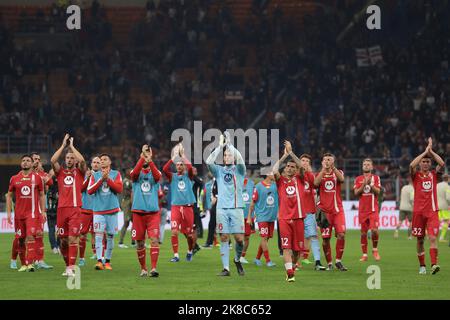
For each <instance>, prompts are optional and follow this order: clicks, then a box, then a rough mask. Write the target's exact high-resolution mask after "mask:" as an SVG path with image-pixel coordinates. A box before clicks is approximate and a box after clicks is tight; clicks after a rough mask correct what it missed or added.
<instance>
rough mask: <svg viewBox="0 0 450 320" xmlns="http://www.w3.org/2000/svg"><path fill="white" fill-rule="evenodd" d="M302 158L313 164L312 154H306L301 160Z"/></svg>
mask: <svg viewBox="0 0 450 320" xmlns="http://www.w3.org/2000/svg"><path fill="white" fill-rule="evenodd" d="M302 158H306V159H309V162H312V157H311V155H310V154H307V153H304V154H302V155H301V156H300V159H302Z"/></svg>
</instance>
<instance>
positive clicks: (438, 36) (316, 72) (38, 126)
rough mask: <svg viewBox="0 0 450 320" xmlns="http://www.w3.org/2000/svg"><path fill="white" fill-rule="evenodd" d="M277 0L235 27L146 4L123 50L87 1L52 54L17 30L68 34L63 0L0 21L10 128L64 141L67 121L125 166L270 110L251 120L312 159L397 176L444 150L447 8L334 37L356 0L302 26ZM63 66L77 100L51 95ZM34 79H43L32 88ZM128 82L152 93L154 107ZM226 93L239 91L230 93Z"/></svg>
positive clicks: (173, 4)
mask: <svg viewBox="0 0 450 320" xmlns="http://www.w3.org/2000/svg"><path fill="white" fill-rule="evenodd" d="M272 1H273V2H276V1H275V0H272ZM272 1H269V0H255V1H253V7H252V11H251V13H250V14H249V15H248V18H247V19H246V21H245V23H244V24H243V25H241V24H239V23H238V22H237V20H236V19H235V17H234V16H233V14H232V10H230V7H229V6H228V5H227V4H226V1H222V2H221V4H220V5H218V6H215V7H214V8H215V9H214V10H213V2H212V1H207V0H193V1H186V0H171V1H170V0H169V1H159V0H149V1H148V2H147V5H146V6H145V7H144V8H142V18H141V19H140V20H139V21H136V23H135V25H134V26H133V28H132V31H131V32H130V34H129V44H127V45H118V44H117V43H116V42H115V41H114V34H113V33H112V31H111V30H112V28H111V23H110V22H109V21H108V19H107V17H106V14H105V9H104V8H103V7H102V6H101V5H100V4H98V2H97V1H93V4H92V5H91V6H90V9H89V12H90V17H88V18H87V19H86V28H84V29H83V30H82V31H80V32H79V33H78V38H77V39H78V40H77V41H76V42H75V43H72V44H71V45H68V46H67V47H64V48H58V49H54V50H52V51H49V52H48V51H36V50H33V49H30V48H20V47H17V46H14V37H15V34H17V32H18V33H30V32H31V33H49V34H52V33H57V32H61V31H62V30H60V29H58V28H59V27H55V26H59V25H64V26H65V23H62V22H61V21H62V20H64V18H65V15H64V11H63V10H62V9H61V8H59V7H58V6H57V5H54V6H52V9H51V11H50V15H49V16H48V15H47V16H46V15H45V14H44V13H43V11H42V10H38V11H37V12H36V15H35V17H32V19H31V20H29V19H28V20H27V19H26V17H23V21H22V23H21V24H20V25H19V28H18V30H11V29H9V28H8V27H7V26H6V24H5V23H4V21H3V20H4V19H2V20H0V47H1V49H0V75H1V79H0V80H1V81H0V94H1V99H2V102H3V108H4V110H2V112H1V115H0V126H1V127H2V134H6V135H14V136H20V135H28V134H48V135H51V137H52V139H53V141H54V143H55V146H56V145H57V144H59V143H60V140H61V138H62V137H63V135H64V133H65V132H66V131H67V130H68V127H69V128H70V130H71V132H72V134H73V135H74V136H75V137H77V138H78V137H79V138H78V140H79V143H80V144H81V146H80V149H81V150H83V151H84V152H85V153H86V154H87V155H92V154H93V153H94V152H95V151H96V150H98V148H99V147H101V146H122V147H123V151H122V152H121V154H122V155H123V159H116V164H118V165H121V166H123V167H127V166H131V165H132V164H133V162H134V161H135V157H136V155H137V152H138V146H139V145H142V143H143V142H147V143H149V144H150V145H152V146H153V147H154V149H155V150H156V153H157V154H158V156H159V157H160V160H166V159H167V158H168V157H169V155H170V153H169V152H170V148H171V146H172V145H173V143H171V142H170V135H171V132H172V131H173V130H174V129H177V128H188V129H192V126H193V121H194V120H203V122H204V123H203V126H204V129H206V128H208V127H211V128H212V127H214V128H219V129H221V130H224V129H226V128H244V129H246V128H248V126H250V125H251V124H252V123H253V122H254V120H255V119H256V117H257V116H258V115H260V114H261V113H262V112H264V116H263V117H262V118H261V120H260V121H259V122H257V123H256V124H255V128H256V129H258V128H278V129H279V130H280V138H281V139H284V138H289V139H290V140H291V141H292V142H293V145H294V146H296V147H297V149H299V151H301V152H308V153H310V154H312V156H313V157H314V158H318V157H320V155H321V154H322V153H324V152H325V151H332V152H333V153H335V154H336V156H337V157H338V159H344V158H363V157H367V156H370V157H373V158H384V159H391V158H396V159H398V160H397V161H396V162H395V163H390V165H389V166H388V167H387V169H386V170H387V171H386V172H387V173H386V174H389V175H391V174H403V173H405V172H406V170H407V167H408V164H409V161H410V160H411V158H412V156H413V155H415V154H417V153H419V151H420V150H422V148H423V146H424V145H425V144H426V137H428V136H432V137H433V138H434V139H435V141H436V146H435V149H436V152H438V153H439V154H441V155H446V154H449V152H450V143H449V142H448V141H450V139H449V132H450V130H449V129H450V127H449V97H450V95H449V94H450V85H449V84H450V79H449V77H450V69H449V58H450V57H449V47H450V46H449V45H448V34H449V24H448V21H450V19H449V18H450V17H449V12H450V10H448V9H449V8H448V5H447V10H442V8H441V7H440V5H439V4H435V3H434V2H431V1H398V2H396V4H394V5H392V4H391V6H390V9H389V12H388V13H387V14H385V13H383V23H384V25H383V29H382V30H376V31H369V30H368V29H367V28H365V21H360V22H359V23H357V24H356V26H355V27H353V29H352V30H350V31H349V33H348V35H346V36H345V37H344V39H343V40H342V41H340V42H337V41H336V39H337V38H338V36H339V33H340V32H341V31H342V30H344V29H345V27H346V26H347V24H348V23H349V22H350V21H351V19H352V16H353V15H354V14H355V13H356V12H357V11H359V10H361V9H362V8H361V7H360V5H358V1H336V2H335V4H334V5H333V6H324V7H319V9H318V10H317V14H315V15H314V16H306V17H305V18H304V21H303V22H302V23H300V22H298V21H296V19H294V18H292V17H291V16H289V15H288V14H287V13H286V12H284V11H283V9H282V8H281V7H277V6H275V7H274V9H273V10H268V8H269V6H270V5H271V2H272ZM323 3H326V2H323ZM424 6H425V8H426V10H424V9H423V8H424ZM3 18H4V17H3ZM39 21H41V22H42V21H45V22H46V23H38V22H39ZM411 21H414V23H410V22H411ZM391 30H395V32H393V31H391ZM108 44H110V45H109V46H108ZM371 45H380V47H381V48H382V56H383V63H379V64H377V65H376V66H371V67H366V68H361V67H358V66H357V64H356V59H355V51H354V50H355V48H358V47H367V46H371ZM57 69H58V70H65V71H66V73H67V83H68V85H69V90H72V91H73V93H74V94H73V95H72V97H71V98H70V99H66V100H64V99H62V100H56V101H55V100H53V99H51V96H50V95H49V90H50V89H51V88H49V83H48V81H47V80H46V79H47V76H48V74H49V73H52V72H53V71H54V70H57ZM186 69H191V70H193V76H192V75H190V76H185V72H183V71H184V70H186ZM29 74H43V75H45V76H44V77H43V80H42V82H41V83H39V84H30V83H27V82H26V81H24V80H23V79H24V77H25V76H26V75H29ZM134 88H137V89H138V90H141V91H142V92H146V93H148V94H150V96H151V101H152V103H151V107H150V108H149V106H146V105H143V101H141V100H139V99H138V98H137V97H136V96H134V95H133V89H134ZM228 90H231V91H238V92H239V95H238V97H237V98H234V99H229V98H226V92H227V91H228ZM92 96H93V97H94V98H92V99H91V98H90V97H92ZM94 115H95V116H94ZM62 119H63V121H61V120H62ZM130 141H131V142H132V143H129V142H130Z"/></svg>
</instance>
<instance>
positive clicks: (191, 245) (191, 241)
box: [177, 236, 194, 251]
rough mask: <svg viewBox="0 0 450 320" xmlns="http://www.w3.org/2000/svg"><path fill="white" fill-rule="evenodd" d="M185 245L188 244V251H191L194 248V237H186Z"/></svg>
mask: <svg viewBox="0 0 450 320" xmlns="http://www.w3.org/2000/svg"><path fill="white" fill-rule="evenodd" d="M177 242H178V241H177ZM187 243H188V250H189V251H192V249H193V248H194V237H193V236H191V237H187Z"/></svg>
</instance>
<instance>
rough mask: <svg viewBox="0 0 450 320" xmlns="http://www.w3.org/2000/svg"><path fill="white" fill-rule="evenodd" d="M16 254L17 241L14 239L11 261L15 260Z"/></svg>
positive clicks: (17, 251)
mask: <svg viewBox="0 0 450 320" xmlns="http://www.w3.org/2000/svg"><path fill="white" fill-rule="evenodd" d="M18 254H19V239H18V238H14V241H13V243H12V248H11V260H16V259H17V255H18Z"/></svg>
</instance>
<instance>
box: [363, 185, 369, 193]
mask: <svg viewBox="0 0 450 320" xmlns="http://www.w3.org/2000/svg"><path fill="white" fill-rule="evenodd" d="M369 192H370V186H369V185H366V186H365V187H364V193H369Z"/></svg>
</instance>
